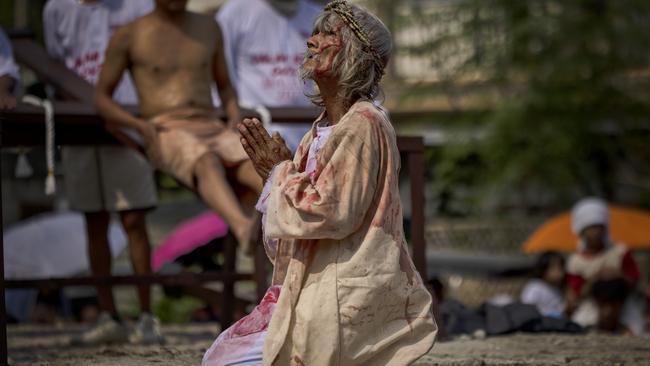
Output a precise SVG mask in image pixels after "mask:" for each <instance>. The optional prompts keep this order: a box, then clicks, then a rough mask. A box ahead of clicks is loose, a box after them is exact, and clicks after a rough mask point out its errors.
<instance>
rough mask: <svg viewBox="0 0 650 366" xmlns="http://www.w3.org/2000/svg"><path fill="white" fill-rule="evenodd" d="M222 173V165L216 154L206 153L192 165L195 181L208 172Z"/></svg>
mask: <svg viewBox="0 0 650 366" xmlns="http://www.w3.org/2000/svg"><path fill="white" fill-rule="evenodd" d="M217 171H218V172H223V164H222V162H221V159H219V157H218V156H217V155H216V154H211V153H207V154H204V155H203V156H201V157H200V158H199V159H198V160H197V161H196V163H195V164H194V175H195V176H196V178H197V180H200V178H201V177H202V176H203V175H205V174H208V173H209V172H217Z"/></svg>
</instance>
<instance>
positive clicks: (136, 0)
mask: <svg viewBox="0 0 650 366" xmlns="http://www.w3.org/2000/svg"><path fill="white" fill-rule="evenodd" d="M152 9H153V2H152V1H151V0H50V1H48V2H47V4H46V5H45V8H44V10H43V23H44V36H45V43H46V46H47V50H48V52H49V54H50V55H51V56H52V57H54V58H56V59H59V60H61V61H62V62H64V63H65V65H66V66H67V67H68V68H69V69H70V70H72V71H74V72H75V73H76V74H77V75H79V76H81V77H82V78H83V79H84V80H86V81H87V82H89V83H91V84H93V85H94V84H95V83H96V81H97V78H98V76H99V72H100V70H101V68H102V64H103V62H104V52H105V50H106V48H107V46H108V42H109V40H110V38H111V35H112V34H113V32H114V31H115V30H116V29H118V28H119V27H121V26H123V25H125V24H127V23H129V22H131V21H133V20H134V19H136V18H138V17H140V16H142V15H145V14H147V13H149V12H150V11H151V10H152ZM113 98H114V99H115V100H116V101H117V102H118V103H120V104H125V105H137V104H138V98H137V96H136V93H135V89H134V87H133V82H132V81H131V78H130V77H129V76H128V75H126V76H125V77H124V78H123V79H122V80H121V82H120V84H119V86H118V88H117V90H116V91H115V93H114V94H113ZM62 160H63V170H64V176H65V178H64V181H65V186H66V191H67V197H68V199H69V201H70V206H71V208H72V209H74V210H77V211H81V212H84V214H85V217H86V228H87V233H88V246H89V250H88V252H89V256H90V258H89V259H90V264H91V269H92V271H93V274H94V275H97V276H108V275H110V273H111V254H110V249H109V245H108V240H107V230H108V225H109V221H110V215H109V212H115V211H117V212H119V214H120V218H121V220H122V224H123V226H124V229H125V231H126V233H127V235H128V238H129V249H130V256H131V263H132V264H133V269H134V272H135V273H136V274H150V273H151V264H150V262H151V260H150V258H151V255H150V251H151V249H150V244H149V239H148V235H147V230H146V223H145V215H146V212H147V210H149V209H151V208H153V207H155V206H156V204H157V198H156V186H155V184H154V180H153V171H152V168H151V167H150V165H149V163H148V162H147V160H146V159H145V158H144V157H143V156H141V155H140V154H138V153H137V152H135V151H133V150H131V149H128V148H126V147H122V146H66V147H64V149H63V152H62ZM97 294H98V300H99V306H100V310H101V313H100V316H99V319H98V321H97V324H96V325H95V326H94V327H92V328H91V329H89V330H88V331H86V332H84V333H83V334H81V335H80V336H79V337H74V338H73V339H72V341H73V343H83V344H89V343H90V344H92V343H104V342H119V341H126V340H128V339H129V338H130V340H131V341H132V342H136V343H151V342H160V341H162V335H161V334H160V330H159V326H158V321H157V319H155V318H154V317H153V316H152V315H151V304H150V286H148V285H140V286H138V297H139V300H140V309H141V311H142V314H141V316H140V320H139V322H138V325H137V327H136V328H135V330H134V331H133V332H132V333H131V334H130V335H129V333H128V331H127V329H126V327H125V326H123V325H122V324H121V322H120V321H119V317H118V314H117V310H116V308H115V302H114V299H113V294H112V290H111V288H110V287H109V286H97Z"/></svg>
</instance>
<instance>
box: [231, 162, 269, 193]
mask: <svg viewBox="0 0 650 366" xmlns="http://www.w3.org/2000/svg"><path fill="white" fill-rule="evenodd" d="M235 180H236V181H237V183H239V184H241V185H243V186H245V187H247V188H249V189H251V190H252V191H253V192H255V194H256V195H257V196H259V195H260V193H262V187H263V185H264V182H262V177H260V175H259V174H257V172H256V171H255V167H253V163H252V162H251V161H250V160H246V161H245V162H243V163H241V164H239V165H238V166H237V167H236V168H235Z"/></svg>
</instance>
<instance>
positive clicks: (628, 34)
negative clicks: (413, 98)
mask: <svg viewBox="0 0 650 366" xmlns="http://www.w3.org/2000/svg"><path fill="white" fill-rule="evenodd" d="M403 3H404V4H407V2H403ZM410 4H411V5H410V11H408V12H407V13H408V16H407V17H405V18H403V19H402V20H401V22H400V23H399V24H400V25H401V26H407V27H412V26H413V24H418V26H419V27H423V28H425V29H430V30H431V32H430V33H429V36H428V37H424V38H423V39H422V40H421V41H420V42H415V43H413V44H411V45H408V46H406V47H402V48H401V50H402V52H408V53H410V54H414V55H421V56H422V55H424V56H426V57H430V60H431V62H432V66H433V68H434V69H435V71H436V72H437V73H438V75H439V77H440V79H441V84H442V85H445V86H446V87H447V89H448V92H449V93H451V94H454V93H456V94H457V91H455V90H457V87H458V86H459V85H463V86H464V88H465V89H466V88H467V85H474V86H475V90H477V92H476V94H477V95H480V96H481V98H483V99H482V100H483V103H484V105H485V107H486V109H487V110H488V111H489V112H488V113H486V114H485V115H484V116H485V118H484V120H483V121H481V123H480V124H478V125H477V128H478V129H479V130H480V132H481V133H480V135H481V137H480V138H477V139H464V140H460V141H457V142H456V143H455V144H451V145H450V146H448V147H446V148H445V149H444V150H443V151H442V152H440V154H438V155H437V156H436V158H437V162H436V164H437V168H436V179H439V181H438V182H437V184H438V187H439V192H438V193H440V194H443V195H444V197H441V199H443V200H444V199H447V200H449V199H452V198H453V197H451V196H453V192H454V189H455V188H454V185H456V184H461V185H464V186H467V185H472V184H475V185H477V186H480V187H482V188H486V189H487V190H483V191H482V193H485V192H489V193H490V194H489V196H490V197H489V198H490V199H492V200H500V199H501V198H502V197H508V198H509V199H510V201H512V200H513V197H515V198H514V200H517V201H518V203H519V204H521V205H522V206H528V207H530V206H535V205H546V206H548V205H551V206H553V205H555V206H563V205H566V204H567V203H569V202H571V201H572V200H573V199H575V198H577V197H579V196H582V195H587V194H596V195H601V196H604V197H607V198H610V199H617V195H619V194H620V191H621V189H622V188H621V187H622V185H621V184H622V183H621V182H623V181H625V179H628V178H629V177H632V178H629V179H628V180H630V179H631V180H632V181H634V182H628V183H629V184H632V185H634V184H636V186H637V188H641V190H640V191H639V192H641V195H643V194H645V195H646V196H647V195H648V192H649V187H648V186H647V185H645V186H644V185H643V184H637V183H639V182H641V181H643V179H647V177H648V173H650V172H649V171H648V168H647V166H648V164H647V160H646V163H641V164H635V163H634V161H635V160H637V161H638V157H639V156H646V157H648V156H649V155H650V154H648V151H649V150H650V138H649V137H650V135H648V131H649V126H650V124H648V119H649V118H648V117H649V116H650V113H649V112H650V108H649V104H648V103H649V102H650V98H649V95H648V90H649V89H648V84H649V83H648V80H650V79H649V78H650V67H649V63H648V61H649V58H650V57H649V56H650V47H649V46H648V45H650V2H649V1H644V0H610V1H607V0H572V1H563V0H464V1H462V0H459V1H430V2H424V1H416V2H411V3H410ZM423 4H428V5H429V6H428V7H425V8H426V9H428V11H425V10H424V8H422V7H423V6H424V5H423ZM431 4H433V5H435V6H431ZM478 86H480V87H478ZM420 89H421V88H420ZM470 93H471V92H470ZM421 96H426V94H423V95H421ZM641 141H646V143H643V142H641ZM632 147H634V148H632ZM643 154H645V155H643ZM623 176H625V177H628V178H622V177H623ZM639 177H640V178H639ZM633 183H634V184H633ZM450 192H452V193H450ZM515 192H516V194H513V193H515ZM535 192H537V193H540V192H541V193H542V194H541V195H540V194H536V193H535ZM516 196H519V198H517V197H516ZM485 198H486V196H485V195H484V194H483V195H481V199H482V200H484V199H485ZM510 203H512V202H510Z"/></svg>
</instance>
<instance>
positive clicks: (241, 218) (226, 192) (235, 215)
mask: <svg viewBox="0 0 650 366" xmlns="http://www.w3.org/2000/svg"><path fill="white" fill-rule="evenodd" d="M194 174H195V176H196V180H197V190H198V192H199V194H200V195H201V197H202V198H203V199H204V200H205V202H206V203H207V204H208V206H210V207H211V208H212V209H214V210H215V211H217V213H218V214H219V215H221V216H223V218H224V219H225V220H226V222H227V223H228V225H230V228H231V230H232V233H233V235H234V236H235V238H236V239H237V242H238V243H239V245H240V246H241V247H242V248H247V247H248V246H249V245H250V241H251V238H252V237H253V235H255V234H254V233H252V226H253V219H252V218H251V217H250V216H247V215H246V214H245V213H244V211H243V209H242V207H241V205H240V204H239V201H238V199H237V196H236V195H235V193H234V191H233V189H232V187H231V186H230V184H229V183H228V179H227V178H226V173H225V170H224V167H223V164H222V163H221V160H220V159H219V157H218V156H217V155H216V154H211V153H209V154H205V155H203V156H202V157H201V158H200V159H199V160H198V161H197V163H196V166H195V168H194Z"/></svg>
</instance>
